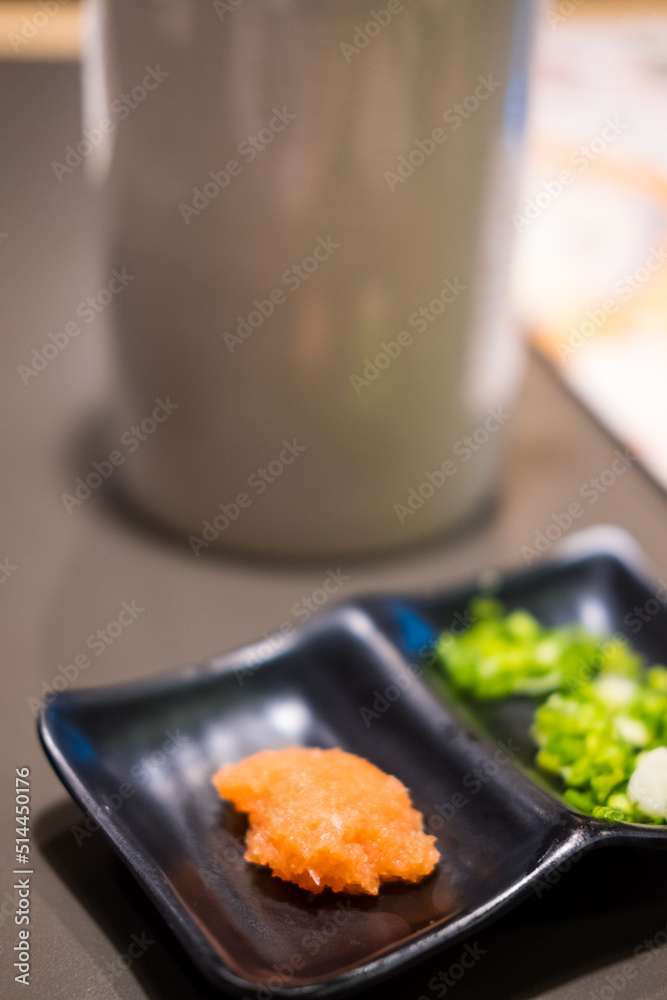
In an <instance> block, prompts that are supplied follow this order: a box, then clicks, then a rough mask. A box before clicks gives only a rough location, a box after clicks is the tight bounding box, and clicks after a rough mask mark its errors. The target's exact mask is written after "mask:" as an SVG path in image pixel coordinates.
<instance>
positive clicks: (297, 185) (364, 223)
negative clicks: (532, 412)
mask: <svg viewBox="0 0 667 1000" xmlns="http://www.w3.org/2000/svg"><path fill="white" fill-rule="evenodd" d="M530 21H531V4H530V3H528V2H525V0H388V2H387V0H378V2H377V3H375V4H372V3H367V2H363V3H362V2H360V0H215V2H205V0H93V4H92V6H91V8H90V10H89V24H90V30H89V32H88V45H87V61H86V73H87V84H86V88H87V90H86V108H87V123H86V127H87V129H88V135H89V138H90V140H91V145H93V146H94V148H93V149H92V151H91V153H90V156H89V157H88V158H89V160H90V163H89V166H90V167H91V168H92V169H91V172H92V174H93V176H94V178H95V180H96V182H97V183H98V185H99V186H100V191H101V192H102V194H103V196H104V197H105V198H106V199H107V203H108V205H109V206H110V213H109V232H108V250H109V267H110V269H111V268H115V269H116V270H117V271H118V272H120V273H123V269H124V273H125V275H126V276H127V280H126V283H125V285H124V286H123V288H122V290H121V291H120V292H119V293H118V294H116V295H115V296H114V301H113V305H112V309H113V323H114V328H115V337H116V343H117V346H118V360H119V367H120V373H121V383H122V389H123V399H122V402H121V401H119V403H118V407H117V414H116V417H117V433H118V436H119V439H121V440H122V435H123V434H125V433H126V432H127V430H128V429H129V428H131V427H139V428H142V426H143V428H144V432H143V433H144V437H143V440H141V439H140V444H139V445H138V446H137V447H136V449H135V450H134V451H133V452H132V453H131V454H130V453H128V454H125V455H124V458H125V459H126V460H125V461H124V462H123V469H122V470H121V472H120V473H119V475H122V476H123V478H124V482H125V485H126V488H127V489H128V491H129V492H130V493H131V495H132V496H133V497H134V499H135V500H136V501H137V502H138V503H139V504H140V505H141V506H143V507H144V508H146V509H147V510H148V511H150V512H151V513H152V515H153V516H154V517H156V518H157V519H158V520H159V521H161V522H162V523H164V524H167V525H169V526H171V527H172V528H174V529H175V530H176V531H177V532H179V533H180V534H181V535H182V536H183V537H184V538H185V539H187V540H188V542H189V545H190V548H191V549H192V551H193V553H194V554H195V555H201V554H202V553H203V552H205V551H207V550H209V549H210V548H212V547H215V546H223V547H232V548H238V549H243V550H248V551H255V552H260V553H268V554H280V555H295V556H311V555H315V556H319V555H328V554H336V553H361V552H370V551H375V550H381V549H388V548H391V547H394V546H399V545H406V544H408V543H412V542H415V541H416V540H418V539H424V538H427V537H428V536H435V535H436V534H437V533H438V532H442V531H444V530H445V529H450V528H452V527H454V526H456V525H457V524H460V523H461V522H462V520H463V519H464V518H465V517H466V516H468V515H469V514H471V513H472V512H473V511H474V510H476V509H478V508H479V507H480V505H482V504H483V503H484V502H485V501H486V500H487V499H488V498H489V496H490V495H491V494H492V493H493V491H494V489H495V488H496V486H497V483H498V475H499V466H500V460H501V456H502V447H501V445H502V440H503V438H504V436H505V433H506V430H507V427H508V426H509V425H510V424H511V404H512V399H513V396H514V391H515V387H516V383H517V376H518V372H519V367H520V366H519V358H520V351H519V343H518V337H517V331H516V325H515V322H514V319H513V317H512V315H511V312H510V310H509V307H508V281H507V277H508V266H509V261H510V256H511V244H512V238H511V234H512V226H511V222H510V216H511V213H512V211H513V207H514V196H515V191H516V187H517V172H518V162H519V157H520V149H521V141H520V140H521V132H522V123H523V110H524V92H525V76H526V61H527V54H528V49H529V39H530ZM100 67H103V68H104V71H103V73H100ZM94 129H97V130H98V131H99V132H100V133H101V134H102V138H101V139H100V141H99V142H97V143H95V142H93V140H94V139H97V138H98V136H97V135H96V134H95V135H93V134H92V131H91V130H94ZM160 407H162V408H161V409H160ZM165 409H166V410H167V411H168V412H167V415H166V416H165ZM156 411H159V413H156ZM149 431H150V432H149Z"/></svg>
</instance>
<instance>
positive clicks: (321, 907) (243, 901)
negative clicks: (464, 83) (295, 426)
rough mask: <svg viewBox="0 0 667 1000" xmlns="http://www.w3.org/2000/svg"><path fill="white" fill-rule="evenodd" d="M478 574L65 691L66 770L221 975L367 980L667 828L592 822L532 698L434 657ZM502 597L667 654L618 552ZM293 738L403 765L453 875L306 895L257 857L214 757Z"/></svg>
mask: <svg viewBox="0 0 667 1000" xmlns="http://www.w3.org/2000/svg"><path fill="white" fill-rule="evenodd" d="M476 591H477V585H476V584H472V585H470V586H469V587H466V588H462V589H460V590H457V591H456V592H449V593H447V594H440V595H435V596H433V597H418V598H415V597H401V598H399V597H394V596H385V597H377V598H368V599H364V600H361V601H359V602H357V603H356V604H354V605H347V606H343V607H340V608H338V609H335V610H333V611H331V612H328V613H325V614H322V615H321V616H320V617H319V618H318V619H317V621H315V622H314V623H312V624H310V625H308V626H306V627H304V628H303V629H301V630H299V631H298V632H297V633H295V634H294V635H293V636H291V637H289V638H288V639H283V640H281V642H280V643H276V644H275V645H274V646H271V647H269V649H268V655H264V654H265V647H266V644H264V646H262V644H259V645H258V646H255V647H248V648H246V649H243V650H240V651H238V652H236V653H232V654H230V655H228V656H224V657H221V658H219V659H215V660H213V661H211V662H210V663H207V664H203V665H200V666H196V667H190V668H188V669H186V670H185V671H183V672H181V673H180V674H178V675H171V676H166V677H162V678H158V679H156V680H155V681H151V682H144V683H140V684H135V685H131V686H125V687H116V688H111V689H107V690H104V689H102V690H93V691H73V692H67V693H64V694H61V695H59V696H58V697H57V699H56V700H55V701H54V702H53V704H51V705H50V706H49V707H47V708H46V709H45V710H44V711H43V713H42V716H41V718H40V721H39V728H40V736H41V739H42V742H43V745H44V747H45V749H46V752H47V754H48V756H49V758H50V760H51V762H52V764H53V766H54V767H55V769H56V771H57V773H58V774H59V776H60V778H61V779H62V781H63V782H64V784H65V786H66V787H67V788H68V790H69V791H70V792H71V794H72V795H73V797H74V798H75V799H76V801H77V802H78V803H79V804H80V805H81V807H82V808H83V809H84V810H85V811H86V812H87V813H88V814H89V815H90V816H91V817H92V818H93V819H94V820H95V821H96V822H98V823H99V824H100V826H101V827H102V829H103V830H104V832H105V833H106V835H107V836H108V837H109V839H110V841H111V842H112V844H113V845H114V847H115V848H116V850H117V851H118V852H119V854H120V855H121V857H122V858H123V859H124V860H125V861H126V863H127V864H128V865H129V867H130V868H131V870H132V871H133V872H134V874H135V875H136V877H137V878H138V879H139V881H140V882H141V884H142V885H143V886H144V887H145V889H146V890H147V892H148V893H149V895H150V896H151V898H152V899H153V900H154V902H155V903H156V905H157V906H158V908H159V909H160V910H161V912H162V914H163V915H164V916H165V918H166V919H167V922H168V923H169V925H170V926H171V927H172V929H173V930H174V932H175V933H176V934H177V936H178V937H179V938H180V940H181V941H182V942H183V944H184V945H185V947H186V948H187V949H188V951H189V952H190V954H191V956H192V958H193V960H194V961H195V962H196V963H197V964H198V965H199V966H200V968H201V969H202V970H203V971H204V972H205V974H206V975H207V976H208V977H209V978H210V979H211V980H212V981H213V982H214V983H217V984H219V985H220V986H221V987H223V988H226V989H230V988H232V989H236V990H237V991H238V992H240V993H241V994H242V995H244V994H247V993H248V992H249V991H258V992H257V993H256V995H257V996H258V998H259V1000H262V997H263V996H268V992H270V993H271V994H273V995H275V996H283V995H284V996H311V995H334V994H342V993H344V992H351V991H352V990H354V989H361V988H363V987H364V986H367V985H370V983H371V982H373V981H375V980H377V979H378V978H380V977H382V976H385V975H388V974H389V973H391V972H392V971H394V970H396V969H398V968H401V967H403V966H405V965H406V964H408V963H410V962H413V961H417V960H418V959H420V958H422V957H424V956H425V955H426V954H428V953H429V952H431V951H434V950H436V949H438V948H441V947H445V946H447V945H451V944H453V943H454V942H456V941H457V940H460V939H462V938H465V936H466V935H468V934H469V933H470V932H471V931H472V930H473V929H476V928H478V927H479V926H481V925H482V924H483V923H486V922H488V921H489V920H491V919H493V918H494V917H495V916H496V915H498V914H499V913H501V912H502V911H503V910H505V909H507V908H508V907H509V906H511V905H513V904H514V903H516V902H518V901H519V900H520V899H521V898H522V896H523V895H524V894H525V893H526V892H527V891H529V890H530V888H531V886H534V885H535V883H536V882H537V881H538V880H540V879H544V878H545V876H548V875H549V874H550V873H551V872H552V871H553V870H554V869H558V868H559V866H569V863H571V859H572V857H573V856H574V855H576V854H578V853H579V852H581V851H583V850H588V849H589V848H591V847H594V846H597V845H601V844H604V843H614V844H623V843H628V844H630V843H631V844H634V845H637V846H639V845H641V844H642V843H645V844H646V845H647V846H648V845H653V846H667V831H666V830H665V828H655V827H644V826H636V825H630V824H619V823H615V824H614V823H601V822H597V821H595V820H593V819H590V818H588V817H584V816H581V815H578V814H576V813H574V812H573V811H572V810H570V809H569V808H568V807H567V806H566V805H565V804H564V803H563V802H562V801H561V800H560V799H559V798H558V794H557V790H556V789H555V787H550V786H549V785H548V783H547V782H545V781H544V780H543V779H542V778H541V777H539V776H538V775H537V774H536V773H535V772H534V770H533V768H532V763H531V762H532V754H533V750H534V746H533V744H532V741H531V738H530V735H529V732H528V726H529V721H530V715H531V712H532V705H531V704H530V702H529V700H528V699H523V698H517V699H507V700H505V701H503V702H499V703H493V704H486V705H480V704H479V703H478V704H473V703H465V702H464V701H462V700H460V699H457V698H456V697H454V696H453V694H452V692H451V691H448V690H447V687H446V685H445V684H444V683H443V681H442V680H441V679H440V677H439V675H438V672H437V671H436V670H434V669H433V668H432V667H430V666H429V664H428V649H429V646H430V644H431V643H432V641H433V639H434V638H435V636H436V635H437V634H438V633H439V632H440V631H441V630H442V629H443V628H448V627H451V625H452V623H456V622H458V621H460V620H461V619H462V618H464V615H465V609H466V606H467V604H468V600H469V598H470V596H472V594H474V593H475V592H476ZM500 595H501V597H502V598H503V599H504V600H505V601H506V602H507V605H508V606H509V607H518V606H522V607H527V608H529V609H530V610H532V611H534V612H535V613H536V614H537V615H538V616H539V617H540V619H542V620H543V621H545V622H549V623H556V622H566V621H567V622H569V621H583V622H584V623H586V624H589V623H590V621H591V620H594V621H595V622H596V623H598V624H600V625H603V626H604V627H606V628H607V629H608V630H609V631H611V632H614V631H618V630H623V631H625V632H626V633H628V635H629V637H631V638H632V639H633V642H634V644H635V645H636V646H637V647H638V648H640V649H641V650H642V651H643V652H645V653H646V654H647V655H648V656H649V657H650V658H651V659H653V660H654V661H655V660H659V659H662V658H664V650H665V649H667V615H665V613H664V611H663V610H662V609H660V611H659V612H658V613H657V614H655V615H654V616H652V618H651V620H650V621H649V622H648V623H646V624H645V625H644V627H643V628H642V629H641V631H640V632H639V633H638V634H637V636H636V639H635V637H634V636H633V635H632V634H631V632H630V630H629V629H628V625H627V623H626V622H625V619H626V616H627V615H628V614H629V613H630V612H631V611H632V608H633V607H634V606H635V605H641V604H643V603H644V602H645V601H646V600H647V599H648V598H649V597H651V596H652V590H651V589H650V585H649V583H648V582H645V580H644V579H643V577H642V571H641V569H638V568H637V567H635V568H630V567H629V566H628V565H627V564H626V563H625V562H624V561H623V559H621V558H619V557H618V555H616V554H614V553H612V552H609V553H597V554H584V555H576V554H574V555H570V556H568V557H567V558H565V559H562V560H560V561H558V562H555V563H549V564H546V563H545V564H544V565H543V566H541V567H539V568H538V569H536V570H529V571H524V572H521V573H518V574H515V575H513V576H508V577H506V578H504V580H502V581H501V585H500ZM457 616H460V617H457ZM425 654H426V659H425ZM294 744H303V745H308V746H321V747H330V746H340V747H342V748H343V749H345V750H349V751H351V752H353V753H357V754H360V755H361V756H363V757H367V758H368V759H369V760H371V761H372V762H373V763H375V764H377V765H378V766H379V767H381V768H382V769H383V770H385V771H387V772H390V773H392V774H395V775H397V776H398V777H399V778H400V779H401V780H402V781H403V782H404V783H405V784H406V785H407V786H408V788H409V789H410V790H411V793H412V796H413V801H414V803H415V805H416V807H417V808H418V809H420V810H421V811H422V813H423V815H424V817H425V822H426V827H427V829H428V830H429V832H432V833H434V834H435V835H436V836H437V838H438V847H439V850H440V852H441V862H440V864H439V865H438V867H437V869H436V871H435V872H434V873H433V874H432V875H431V876H430V877H429V878H427V879H426V880H424V881H423V882H422V883H421V884H419V885H416V886H410V885H402V884H401V885H399V884H395V885H391V886H385V887H383V889H382V890H381V892H380V895H379V896H378V897H377V898H371V897H365V896H364V897H360V896H347V895H335V894H333V893H325V894H322V895H320V896H311V895H310V894H309V893H307V892H305V891H303V890H300V889H298V888H297V887H295V886H292V885H289V884H287V883H284V882H282V881H280V880H279V879H275V878H273V877H272V876H271V875H270V874H269V873H268V871H267V870H264V869H260V868H258V867H256V866H253V865H249V864H247V863H246V862H245V861H244V860H243V858H242V854H243V850H244V844H243V834H244V824H243V821H242V818H241V817H239V816H238V814H236V813H235V811H234V810H233V809H230V808H226V807H225V806H224V805H223V803H222V802H221V801H220V799H219V798H218V796H217V794H216V792H215V790H214V789H213V787H212V785H211V780H210V779H211V775H212V774H213V773H214V771H215V770H217V768H218V767H219V766H220V765H221V764H223V763H226V762H231V761H234V760H238V759H240V758H242V757H245V756H247V755H248V754H251V753H253V752H255V751H257V750H260V749H265V748H271V747H281V746H287V745H294ZM262 986H264V987H265V989H264V992H262V989H261V987H262Z"/></svg>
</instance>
